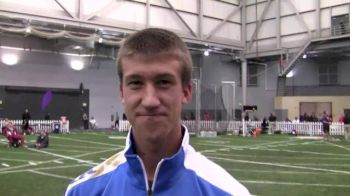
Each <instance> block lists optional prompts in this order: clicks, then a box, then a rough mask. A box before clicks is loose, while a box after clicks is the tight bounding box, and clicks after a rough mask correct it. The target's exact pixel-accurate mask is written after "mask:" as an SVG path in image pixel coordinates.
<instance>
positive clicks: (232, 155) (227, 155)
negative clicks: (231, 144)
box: [205, 152, 350, 166]
mask: <svg viewBox="0 0 350 196" xmlns="http://www.w3.org/2000/svg"><path fill="white" fill-rule="evenodd" d="M213 153H215V154H212V152H206V153H205V154H208V155H213V156H214V155H215V156H226V157H244V158H247V157H248V158H257V155H255V154H252V155H248V154H232V153H218V152H213ZM258 156H259V158H269V159H273V158H276V156H273V155H270V156H268V155H260V154H259V155H258ZM341 156H342V155H341ZM278 157H279V160H281V159H293V160H296V159H301V160H329V159H330V158H329V157H315V156H310V157H294V156H289V155H278ZM332 160H350V157H345V158H343V157H342V158H340V157H332ZM349 166H350V165H349Z"/></svg>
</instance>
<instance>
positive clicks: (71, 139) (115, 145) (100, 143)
mask: <svg viewBox="0 0 350 196" xmlns="http://www.w3.org/2000/svg"><path fill="white" fill-rule="evenodd" d="M50 137H51V138H55V139H62V140H70V141H76V142H84V143H88V144H99V145H105V146H113V147H121V146H122V147H124V146H123V145H118V144H107V143H102V142H92V141H88V140H80V139H73V138H65V137H58V136H50Z"/></svg>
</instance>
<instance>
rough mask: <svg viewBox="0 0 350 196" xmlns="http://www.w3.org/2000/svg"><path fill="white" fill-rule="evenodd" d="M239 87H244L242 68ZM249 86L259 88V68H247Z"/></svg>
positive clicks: (251, 66) (254, 66) (249, 66)
mask: <svg viewBox="0 0 350 196" xmlns="http://www.w3.org/2000/svg"><path fill="white" fill-rule="evenodd" d="M240 73H241V74H240V75H239V85H240V86H242V68H241V67H240ZM247 86H258V66H256V65H248V66H247Z"/></svg>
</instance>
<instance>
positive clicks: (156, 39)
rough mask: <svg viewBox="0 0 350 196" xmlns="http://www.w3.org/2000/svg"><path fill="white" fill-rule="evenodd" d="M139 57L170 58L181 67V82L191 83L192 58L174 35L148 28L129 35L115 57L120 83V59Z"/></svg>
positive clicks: (121, 73) (162, 30)
mask: <svg viewBox="0 0 350 196" xmlns="http://www.w3.org/2000/svg"><path fill="white" fill-rule="evenodd" d="M136 55H139V56H141V57H146V58H154V57H157V56H158V57H163V56H171V57H175V58H177V59H178V60H179V62H180V65H181V70H180V74H181V82H182V84H183V85H188V84H190V83H191V77H192V66H193V65H192V58H191V54H190V52H189V50H188V48H187V46H186V44H185V43H184V42H183V41H182V40H181V38H180V37H179V36H177V35H176V34H175V33H173V32H171V31H168V30H165V29H159V28H148V29H144V30H141V31H138V32H136V33H134V34H131V35H130V36H129V37H127V38H126V40H125V41H124V42H123V44H122V45H121V47H120V49H119V52H118V57H117V70H118V76H119V80H120V82H122V80H123V69H122V59H123V58H125V57H126V58H128V57H134V56H136Z"/></svg>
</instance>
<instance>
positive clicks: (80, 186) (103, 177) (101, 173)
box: [65, 151, 126, 196]
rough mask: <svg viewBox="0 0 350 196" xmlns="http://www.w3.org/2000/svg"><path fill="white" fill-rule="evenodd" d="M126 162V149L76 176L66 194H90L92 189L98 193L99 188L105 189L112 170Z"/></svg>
mask: <svg viewBox="0 0 350 196" xmlns="http://www.w3.org/2000/svg"><path fill="white" fill-rule="evenodd" d="M125 162H126V159H125V157H124V151H121V152H119V153H117V154H115V155H113V156H112V157H110V158H108V159H107V160H105V161H104V162H102V163H101V164H99V165H97V166H95V167H93V168H92V169H90V170H88V171H86V172H85V173H83V174H81V175H80V176H78V177H77V178H75V179H74V180H73V181H72V182H71V183H70V184H69V186H68V187H67V190H66V193H65V195H66V196H68V195H88V194H90V193H91V191H92V190H93V191H94V192H96V193H97V191H99V190H103V189H104V187H105V186H106V183H107V181H108V180H109V178H110V176H111V173H112V171H114V170H116V169H117V168H118V167H120V166H121V165H122V164H123V163H125ZM92 187H93V188H92Z"/></svg>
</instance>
